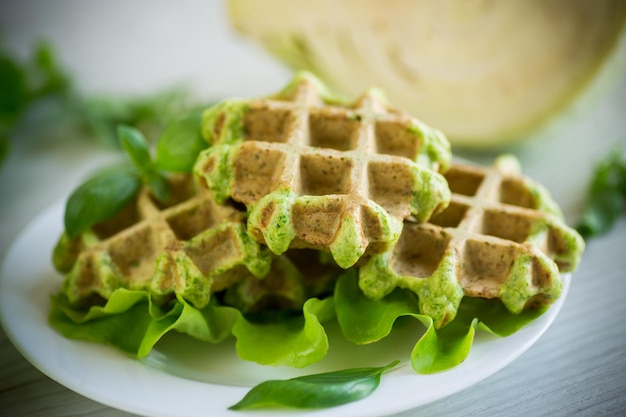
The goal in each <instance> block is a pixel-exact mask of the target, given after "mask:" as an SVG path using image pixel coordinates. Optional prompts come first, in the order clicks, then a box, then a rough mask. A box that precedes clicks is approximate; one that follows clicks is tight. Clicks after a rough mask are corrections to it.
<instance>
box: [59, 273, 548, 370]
mask: <svg viewBox="0 0 626 417" xmlns="http://www.w3.org/2000/svg"><path fill="white" fill-rule="evenodd" d="M544 311H545V309H544V310H526V311H524V312H522V313H521V314H513V313H510V312H509V311H508V310H507V309H506V307H504V305H503V304H502V303H501V302H500V301H498V300H483V299H475V298H464V299H463V300H462V301H461V305H460V307H459V311H458V314H457V316H456V318H455V319H454V320H453V321H452V322H450V323H449V324H448V325H446V326H444V327H443V328H441V329H436V328H435V326H434V324H433V320H432V318H430V317H429V316H426V315H423V314H419V303H418V299H417V296H416V295H415V293H413V292H412V291H408V290H404V289H396V290H394V291H393V292H392V293H391V294H389V295H388V296H386V297H384V298H383V299H381V300H379V301H373V300H371V299H369V298H367V297H366V296H365V295H364V294H363V293H362V292H361V290H360V289H359V287H358V272H357V271H356V270H349V271H347V272H346V273H344V274H343V275H342V276H341V277H340V278H339V280H338V281H337V285H336V288H335V294H334V297H328V298H325V299H318V298H310V299H308V300H307V301H306V302H305V304H304V307H303V309H302V312H301V313H294V314H292V315H284V314H282V315H277V316H275V317H269V318H268V317H262V318H263V319H264V320H261V319H260V318H259V317H256V319H255V320H252V319H250V318H249V317H247V316H245V315H243V314H242V313H241V312H240V311H239V310H238V309H236V308H233V307H229V306H224V305H219V304H218V303H217V302H216V301H215V300H213V301H212V302H211V303H210V304H209V305H208V306H207V307H205V308H203V309H197V308H195V307H193V306H192V305H191V304H189V303H187V302H186V301H185V299H184V298H182V297H178V298H176V299H174V300H173V301H172V302H171V303H170V304H168V305H167V306H160V305H158V304H156V303H154V302H153V301H152V300H151V298H150V296H149V294H148V293H147V292H146V291H132V290H127V289H118V290H116V291H114V292H113V294H112V295H111V297H110V298H109V299H108V300H107V301H106V303H105V304H104V305H102V306H99V305H97V306H92V307H90V308H89V309H80V308H77V307H74V306H72V305H71V304H70V303H69V302H68V299H67V297H66V296H65V295H64V294H62V293H61V294H58V295H55V296H53V297H52V298H51V310H50V314H49V321H50V324H51V325H52V327H54V328H55V329H57V330H58V331H59V332H60V333H61V334H63V335H64V336H66V337H68V338H74V339H83V340H90V341H94V342H99V343H108V344H110V345H113V346H116V347H118V348H119V349H121V350H123V351H125V352H129V353H130V354H132V355H135V356H137V357H139V358H141V357H145V356H147V355H148V354H149V353H150V351H151V350H152V349H153V348H154V346H155V345H156V343H157V342H158V341H159V340H160V339H161V337H163V335H165V334H166V333H168V332H170V331H177V332H181V333H185V334H187V335H189V336H191V337H193V338H195V339H198V340H201V341H205V342H208V343H219V342H221V341H223V340H225V339H227V338H229V337H231V336H234V337H235V338H236V339H237V340H236V349H237V354H238V355H239V357H240V358H242V359H244V360H249V361H253V362H256V363H259V364H262V365H285V366H291V367H305V366H308V365H310V364H313V363H315V362H318V361H320V360H321V359H322V358H324V357H325V356H326V353H327V351H328V348H329V345H328V338H327V335H326V331H325V329H324V327H323V323H325V322H327V321H329V320H332V319H333V318H335V317H336V319H337V321H338V323H339V327H340V329H341V332H342V333H343V335H344V337H345V338H346V339H347V340H348V341H351V342H353V343H356V344H367V343H375V342H376V341H379V340H381V339H383V338H385V337H386V336H387V335H389V333H390V332H391V331H392V330H393V327H394V323H395V322H396V320H398V319H399V318H400V317H408V318H413V319H416V320H418V321H419V322H420V323H421V324H422V325H424V327H425V328H426V330H425V332H423V333H417V334H416V343H415V345H414V347H413V349H412V352H411V363H412V366H413V369H414V370H415V372H417V373H420V374H430V373H435V372H440V371H444V370H446V369H450V368H453V367H455V366H457V365H458V364H460V363H461V362H463V361H464V360H465V359H466V358H467V355H468V354H469V352H470V349H471V347H472V344H473V341H474V335H475V332H476V330H482V331H487V332H489V333H492V334H494V335H498V336H507V335H510V334H512V333H514V332H515V331H517V330H518V329H520V328H521V327H523V326H525V325H526V324H528V323H529V322H531V321H532V320H534V319H536V318H537V317H539V316H540V315H541V314H542V313H543V312H544Z"/></svg>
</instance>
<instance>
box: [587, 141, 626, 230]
mask: <svg viewBox="0 0 626 417" xmlns="http://www.w3.org/2000/svg"><path fill="white" fill-rule="evenodd" d="M625 208H626V158H625V157H623V156H622V154H620V152H618V151H614V152H612V153H611V154H610V155H608V156H607V157H606V158H605V159H604V160H603V161H602V162H601V163H600V164H599V165H598V166H597V167H596V168H595V171H594V176H593V179H592V181H591V186H590V189H589V197H588V203H587V207H586V209H585V212H584V214H583V218H582V220H581V222H580V224H579V225H578V227H577V230H578V232H579V233H580V234H581V235H583V237H591V236H597V235H601V234H603V233H605V232H607V231H608V230H610V229H611V227H612V226H613V224H614V223H615V222H616V221H617V219H618V218H619V217H620V216H621V215H622V214H623V213H624V209H625Z"/></svg>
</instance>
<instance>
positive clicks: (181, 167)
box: [156, 114, 207, 172]
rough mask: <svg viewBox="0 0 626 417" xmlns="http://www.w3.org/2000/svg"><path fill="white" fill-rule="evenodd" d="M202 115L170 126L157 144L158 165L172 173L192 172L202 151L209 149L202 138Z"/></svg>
mask: <svg viewBox="0 0 626 417" xmlns="http://www.w3.org/2000/svg"><path fill="white" fill-rule="evenodd" d="M201 121H202V116H201V115H200V114H197V115H193V116H189V117H185V118H183V119H180V120H177V121H175V122H174V123H172V124H170V125H169V126H168V127H167V128H166V129H165V131H164V132H163V134H162V135H161V137H160V138H159V142H158V143H157V148H156V165H157V166H158V167H159V168H160V169H163V170H166V171H172V172H191V171H192V169H193V166H194V163H195V162H196V158H197V157H198V154H199V153H200V151H202V150H203V149H204V148H206V147H207V142H206V141H205V140H204V139H203V138H202V134H201V129H200V125H201Z"/></svg>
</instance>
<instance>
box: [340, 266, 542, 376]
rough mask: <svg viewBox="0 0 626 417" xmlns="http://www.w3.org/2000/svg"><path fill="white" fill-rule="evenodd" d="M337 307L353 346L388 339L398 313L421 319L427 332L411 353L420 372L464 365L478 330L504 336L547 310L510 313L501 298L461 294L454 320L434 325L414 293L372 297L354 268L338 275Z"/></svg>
mask: <svg viewBox="0 0 626 417" xmlns="http://www.w3.org/2000/svg"><path fill="white" fill-rule="evenodd" d="M335 308H336V312H337V321H338V323H339V326H340V328H341V331H342V333H343V335H344V337H346V339H347V340H350V341H352V342H354V343H357V344H365V343H373V342H376V341H378V340H380V339H382V338H384V337H386V336H387V335H388V334H389V333H390V332H391V331H392V328H393V325H394V323H395V322H396V320H397V319H398V318H400V317H403V316H408V317H413V318H415V319H417V320H419V321H420V322H421V323H422V324H423V325H424V326H425V327H426V331H425V333H423V334H422V335H418V336H417V341H416V344H415V346H414V348H413V350H412V352H411V364H412V366H413V369H414V370H415V372H417V373H419V374H431V373H435V372H441V371H444V370H447V369H451V368H453V367H455V366H457V365H459V364H460V363H462V362H463V361H464V360H465V359H466V358H467V355H468V354H469V352H470V349H471V347H472V344H473V341H474V335H475V331H476V328H478V329H481V330H484V331H487V332H490V333H492V334H494V335H498V336H507V335H510V334H512V333H514V332H515V331H517V330H518V329H520V328H521V327H523V326H525V325H526V324H528V323H529V322H531V321H532V320H534V319H536V318H537V317H539V316H540V315H541V314H542V313H543V312H544V311H545V309H544V310H525V311H524V312H522V313H521V314H513V313H511V312H509V311H508V310H507V309H506V307H505V306H504V305H503V304H502V303H501V302H500V301H499V300H484V299H477V298H468V297H465V298H463V300H462V301H461V305H460V306H459V311H458V313H457V316H456V318H455V319H454V320H453V321H451V322H450V323H449V324H448V325H446V326H444V327H443V328H441V329H436V328H435V326H434V323H433V319H432V318H431V317H429V316H427V315H423V314H419V303H418V299H417V296H416V295H415V294H414V293H413V292H412V291H408V290H404V289H399V288H398V289H396V290H394V291H393V292H392V293H391V294H389V295H387V296H386V297H384V298H382V299H381V300H379V301H373V300H371V299H369V298H367V297H366V296H365V295H364V294H363V293H362V292H361V290H360V289H359V287H358V275H357V272H356V271H348V272H347V273H345V274H343V275H342V276H341V277H340V278H339V280H338V282H337V286H336V288H335Z"/></svg>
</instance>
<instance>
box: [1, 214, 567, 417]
mask: <svg viewBox="0 0 626 417" xmlns="http://www.w3.org/2000/svg"><path fill="white" fill-rule="evenodd" d="M63 207H64V204H63V202H59V203H57V204H55V205H54V206H52V207H50V208H49V209H47V210H45V211H44V212H43V213H42V214H41V215H39V216H38V217H37V218H36V219H35V220H34V221H33V222H32V223H31V224H30V225H29V226H28V227H27V228H26V229H25V230H24V231H23V232H22V234H21V235H20V236H19V237H18V239H17V240H16V241H15V242H14V244H13V246H12V247H11V249H10V250H9V252H8V253H7V257H6V259H5V263H4V265H3V268H2V270H1V275H0V317H1V319H2V324H3V326H4V328H5V330H6V332H7V335H8V336H9V338H10V339H11V340H12V342H13V343H14V344H15V346H16V347H17V348H18V349H19V350H20V351H21V353H22V354H23V355H24V356H25V357H26V359H28V360H29V361H30V362H31V363H32V364H33V365H35V366H36V367H37V368H39V369H40V370H41V371H42V372H44V373H45V374H47V375H48V376H49V377H50V378H52V379H54V380H56V381H57V382H59V383H61V384H63V385H65V386H66V387H68V388H69V389H71V390H73V391H76V392H78V393H80V394H82V395H84V396H86V397H89V398H91V399H93V400H96V401H99V402H101V403H103V404H106V405H109V406H111V407H116V408H119V409H122V410H126V411H128V412H132V413H136V414H142V415H150V416H185V417H193V416H202V417H206V416H212V417H219V416H236V415H242V414H244V415H245V414H248V413H242V412H237V413H235V412H232V411H229V410H227V407H228V406H230V405H232V404H234V403H236V402H237V401H238V400H239V399H241V398H242V397H243V396H244V395H245V393H246V392H247V390H248V389H249V387H250V386H252V385H253V384H255V383H258V382H260V381H262V380H266V379H273V378H287V377H291V376H295V375H300V374H308V373H314V372H320V371H325V370H330V369H342V368H349V367H354V366H381V365H384V364H387V363H388V362H390V361H391V360H393V359H404V362H403V363H402V365H401V366H399V367H397V368H395V369H393V370H392V371H390V372H388V373H385V374H384V375H383V377H382V382H381V385H380V387H379V388H378V390H377V391H375V392H374V393H373V394H372V395H371V396H370V397H368V398H365V399H363V400H361V401H357V402H354V403H351V404H347V405H344V406H340V407H336V408H331V409H325V410H315V411H306V412H298V411H285V412H281V413H280V415H285V416H286V415H304V414H306V415H307V416H324V417H332V416H341V417H347V416H359V417H367V416H383V415H389V414H393V413H398V412H401V411H405V410H408V409H411V408H414V407H418V406H420V405H424V404H427V403H429V402H432V401H435V400H437V399H440V398H443V397H446V396H448V395H451V394H453V393H456V392H458V391H460V390H462V389H464V388H467V387H469V386H471V385H473V384H475V383H477V382H479V381H481V380H483V379H484V378H487V377H488V376H490V375H492V374H494V373H495V372H497V371H498V370H500V369H502V368H503V367H504V366H506V365H508V364H509V363H511V362H512V361H513V360H514V359H515V358H517V357H518V356H519V355H521V354H522V353H523V352H524V351H526V350H527V349H528V348H529V347H530V346H532V345H533V344H534V343H535V342H536V341H537V339H539V337H540V336H541V335H542V334H543V333H544V332H545V331H546V329H547V328H548V327H549V326H550V324H551V323H552V321H553V320H554V318H555V317H556V315H557V314H558V312H559V310H560V309H561V306H562V304H563V301H564V299H565V295H566V294H567V291H568V289H569V281H570V277H569V275H567V276H565V279H564V281H565V285H564V289H563V295H562V297H561V298H560V299H559V300H558V301H557V302H556V303H555V304H554V305H553V306H552V307H551V308H550V310H548V312H547V313H546V314H544V315H543V316H542V317H540V318H539V319H538V320H535V321H534V322H532V323H531V324H530V325H528V326H527V327H525V328H523V329H522V330H520V331H518V332H517V333H515V334H513V335H512V336H509V337H506V338H497V337H493V336H489V335H486V334H484V333H480V334H477V337H476V340H475V342H474V346H473V348H472V350H471V353H470V355H469V357H468V358H467V360H466V361H465V362H464V363H463V364H461V365H460V366H458V367H456V368H454V369H452V370H449V371H447V372H443V373H439V374H435V375H417V374H415V373H414V372H413V371H412V369H411V367H410V365H409V364H408V362H407V360H408V358H409V355H410V350H411V347H412V345H413V344H414V343H415V341H416V340H417V337H418V335H419V333H418V332H419V331H421V330H420V327H419V326H418V325H412V324H411V323H408V324H406V325H405V326H404V327H402V328H401V331H400V332H398V333H397V334H395V335H394V336H393V337H392V338H391V339H390V340H388V341H387V342H386V344H381V345H378V344H376V345H375V346H367V347H355V346H352V345H349V344H347V343H346V342H343V343H342V342H341V341H340V339H339V338H336V337H333V333H334V332H333V331H332V330H331V331H330V333H331V336H330V340H331V348H330V352H329V355H328V357H327V358H326V359H324V360H323V361H322V362H321V363H319V364H316V365H314V366H311V367H309V368H306V369H304V370H295V369H291V368H283V367H278V368H272V367H263V366H260V365H256V364H253V363H248V362H244V361H242V360H239V359H238V358H237V357H236V355H235V353H234V347H233V344H232V343H223V344H220V345H216V346H213V345H207V344H204V343H200V342H196V341H194V340H191V339H190V338H187V337H184V336H176V335H168V336H166V337H165V338H164V340H162V341H161V342H159V343H158V344H157V346H156V348H155V350H154V352H153V353H152V354H151V355H150V356H149V357H148V358H147V359H145V360H142V361H138V360H136V359H134V358H132V357H130V356H127V355H125V354H124V353H121V352H120V351H118V350H117V349H115V348H112V347H109V346H104V345H100V344H95V343H89V342H81V341H76V340H69V339H66V338H64V337H62V336H61V335H59V334H58V333H57V332H55V331H54V330H53V329H52V328H50V327H49V326H48V323H47V315H48V309H49V296H50V294H52V293H55V292H57V291H58V289H59V286H60V284H61V281H62V277H61V276H59V275H58V274H57V273H56V272H55V271H54V269H53V268H52V266H51V262H50V256H51V252H52V247H53V245H54V243H55V241H56V239H57V238H58V236H59V234H60V233H61V230H62V218H63ZM252 414H253V415H270V414H271V415H275V414H276V412H264V411H262V412H259V411H255V412H254V413H252ZM252 414H251V415H252Z"/></svg>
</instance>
